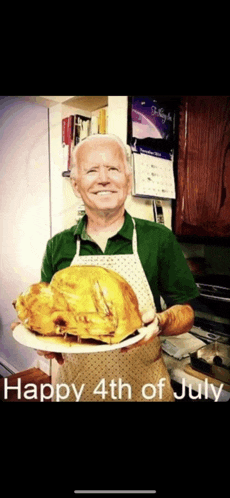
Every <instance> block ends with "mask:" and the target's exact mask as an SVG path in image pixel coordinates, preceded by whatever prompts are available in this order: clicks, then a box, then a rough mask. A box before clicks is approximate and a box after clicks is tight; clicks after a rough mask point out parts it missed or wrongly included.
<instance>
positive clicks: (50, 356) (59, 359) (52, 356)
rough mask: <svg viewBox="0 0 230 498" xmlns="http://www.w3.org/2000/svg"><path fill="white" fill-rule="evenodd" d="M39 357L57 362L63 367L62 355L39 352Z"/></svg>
mask: <svg viewBox="0 0 230 498" xmlns="http://www.w3.org/2000/svg"><path fill="white" fill-rule="evenodd" d="M37 354H38V355H39V356H44V357H45V358H46V359H47V360H54V359H55V360H56V361H57V362H58V364H59V365H63V363H64V361H65V360H64V358H63V356H62V354H61V353H52V352H51V351H37Z"/></svg>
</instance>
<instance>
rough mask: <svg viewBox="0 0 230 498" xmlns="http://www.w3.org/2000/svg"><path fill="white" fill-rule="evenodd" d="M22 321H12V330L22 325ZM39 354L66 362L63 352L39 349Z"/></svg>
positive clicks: (48, 358) (61, 363)
mask: <svg viewBox="0 0 230 498" xmlns="http://www.w3.org/2000/svg"><path fill="white" fill-rule="evenodd" d="M20 323H21V322H12V323H11V326H10V328H11V330H14V329H15V327H17V325H20ZM37 354H38V355H39V356H44V357H45V358H46V359H47V360H53V359H55V360H56V361H57V362H58V363H59V365H63V363H64V361H65V360H64V358H63V356H62V354H61V353H52V352H51V351H37Z"/></svg>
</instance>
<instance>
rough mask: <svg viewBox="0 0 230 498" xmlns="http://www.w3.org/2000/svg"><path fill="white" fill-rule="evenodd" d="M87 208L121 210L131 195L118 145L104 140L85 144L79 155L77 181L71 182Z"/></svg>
mask: <svg viewBox="0 0 230 498" xmlns="http://www.w3.org/2000/svg"><path fill="white" fill-rule="evenodd" d="M72 185H73V189H74V192H75V193H76V194H77V195H78V194H80V196H81V198H82V200H83V202H84V204H85V206H86V208H88V209H89V210H93V211H95V212H108V211H110V212H111V211H116V210H118V209H120V208H121V206H124V203H125V200H126V197H127V195H128V194H129V193H130V191H131V176H130V175H128V174H127V172H126V170H125V165H124V158H123V153H122V150H121V148H120V147H119V145H118V144H117V143H116V142H114V141H110V142H109V143H108V141H107V140H103V139H102V140H100V141H98V142H97V143H93V142H91V143H88V144H85V146H84V147H82V149H81V151H79V157H78V177H77V179H76V180H72Z"/></svg>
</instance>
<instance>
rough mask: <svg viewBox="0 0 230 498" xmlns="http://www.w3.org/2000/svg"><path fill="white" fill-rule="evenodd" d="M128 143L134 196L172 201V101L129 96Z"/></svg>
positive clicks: (173, 187)
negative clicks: (131, 161) (130, 152)
mask: <svg viewBox="0 0 230 498" xmlns="http://www.w3.org/2000/svg"><path fill="white" fill-rule="evenodd" d="M128 109H129V110H128V143H129V145H130V148H131V151H132V154H133V170H134V181H133V195H136V196H141V197H160V198H169V199H175V181H174V165H173V163H174V140H175V101H174V99H170V98H166V97H153V96H132V97H129V107H128Z"/></svg>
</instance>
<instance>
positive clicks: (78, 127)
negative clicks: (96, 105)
mask: <svg viewBox="0 0 230 498" xmlns="http://www.w3.org/2000/svg"><path fill="white" fill-rule="evenodd" d="M107 123H108V115H107V109H106V108H102V109H99V110H98V112H97V114H95V115H93V116H92V117H87V116H81V115H80V114H75V115H71V116H69V117H67V118H63V119H62V146H63V168H64V169H65V170H67V171H64V172H63V176H69V170H70V169H71V156H72V151H73V149H74V147H75V146H76V145H77V144H78V143H79V142H80V141H81V140H83V139H84V138H86V137H88V136H89V135H94V134H97V133H101V134H104V133H107V129H108V126H107Z"/></svg>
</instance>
